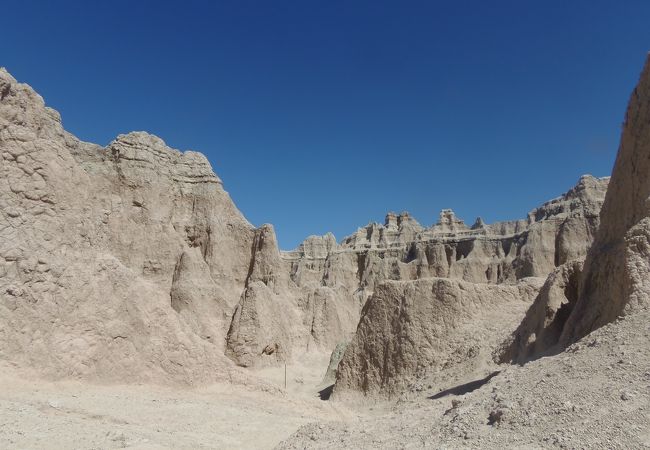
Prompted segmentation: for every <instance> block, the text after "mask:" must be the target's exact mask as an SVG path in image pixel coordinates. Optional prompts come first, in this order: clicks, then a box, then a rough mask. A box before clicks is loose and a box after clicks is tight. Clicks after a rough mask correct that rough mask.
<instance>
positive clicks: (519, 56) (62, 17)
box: [0, 0, 650, 249]
mask: <svg viewBox="0 0 650 450" xmlns="http://www.w3.org/2000/svg"><path fill="white" fill-rule="evenodd" d="M0 14H1V16H2V20H1V21H0V23H1V25H0V37H1V38H2V45H1V46H0V66H5V67H6V68H7V69H8V70H9V72H10V73H11V74H12V75H13V76H14V77H16V78H17V79H18V80H20V81H22V82H26V83H28V84H30V85H31V86H32V87H34V88H35V89H36V90H37V91H38V92H39V93H40V94H41V95H42V96H43V97H44V98H45V100H46V103H47V104H48V105H49V106H52V107H53V108H55V109H57V110H58V111H59V112H60V113H61V115H62V117H63V121H64V126H65V127H66V128H67V129H68V130H69V131H71V132H72V133H74V134H76V135H77V136H78V137H80V138H81V139H83V140H87V141H92V142H96V143H99V144H102V145H105V144H108V143H109V142H110V141H111V140H112V139H113V138H114V137H115V136H116V135H118V134H120V133H125V132H128V131H132V130H146V131H149V132H151V133H154V134H156V135H158V136H160V137H162V138H163V139H164V140H165V141H166V142H167V144H168V145H170V146H172V147H175V148H178V149H181V150H186V149H192V150H198V151H201V152H203V153H205V154H206V155H207V156H208V158H209V159H210V161H211V163H212V165H213V167H214V170H215V171H216V173H217V174H218V175H219V176H220V177H221V178H222V179H223V181H224V185H225V188H226V190H227V191H229V193H230V194H231V196H232V198H233V199H234V201H235V203H236V204H237V206H238V207H239V208H240V209H241V210H242V212H243V213H244V215H245V216H246V217H247V218H248V219H249V220H250V221H251V222H252V223H253V224H255V225H261V224H262V223H265V222H270V223H273V224H274V225H275V229H276V232H277V234H278V238H279V242H280V246H281V247H282V248H285V249H288V248H293V247H294V246H296V245H297V244H298V243H299V242H300V241H301V240H302V239H303V238H305V237H306V236H307V235H310V234H323V233H325V232H327V231H332V232H334V234H335V235H336V236H337V238H339V239H341V238H342V237H343V236H345V235H347V234H350V233H352V232H354V231H355V230H356V228H357V227H358V226H362V225H365V224H366V223H368V222H369V221H379V222H381V221H383V218H384V215H385V213H386V212H387V211H391V210H392V211H396V212H399V211H403V210H407V211H409V212H410V213H411V214H412V215H413V216H415V217H416V218H417V219H418V220H419V221H420V222H421V223H422V224H424V225H430V224H431V223H434V222H435V221H436V220H437V216H438V212H439V210H440V209H441V208H453V209H454V210H455V211H456V213H457V214H458V215H459V216H460V217H461V218H463V219H465V221H466V222H472V221H473V220H474V218H475V217H476V216H479V215H480V216H482V217H483V218H484V219H485V220H486V221H488V222H493V221H496V220H505V219H514V218H520V217H524V216H525V214H526V212H527V211H528V210H530V209H532V208H534V207H536V206H537V205H539V204H540V203H542V202H543V201H546V200H548V199H551V198H553V197H556V196H558V195H560V194H561V193H562V192H565V191H566V190H567V189H568V188H570V187H571V186H573V185H574V184H575V182H576V181H577V180H578V178H579V176H580V175H582V174H584V173H592V174H594V175H597V176H605V175H609V173H610V171H611V166H612V163H613V161H614V157H615V154H616V149H617V146H618V139H619V134H620V129H621V123H622V121H623V118H624V113H625V106H626V103H627V100H628V97H629V95H630V93H631V91H632V89H633V87H634V85H635V83H636V81H637V78H638V74H639V72H640V70H641V67H642V64H643V61H644V58H645V56H646V53H647V51H648V50H650V26H648V19H649V18H650V2H648V1H634V0H626V1H600V0H588V1H584V0H572V1H566V0H563V1H482V0H481V1H456V2H452V1H444V2H443V1H392V2H385V1H377V0H372V1H336V0H327V1H316V0H313V1H310V0H307V1H305V0H303V1H293V2H289V1H280V0H278V1H268V0H264V1H246V0H238V1H234V0H233V1H202V2H199V1H182V2H181V1H176V2H171V1H135V0H131V1H121V0H111V1H102V2H100V1H78V2H72V1H41V2H36V1H30V0H21V1H9V2H3V4H2V8H1V9H0Z"/></svg>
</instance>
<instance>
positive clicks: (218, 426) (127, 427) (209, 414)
mask: <svg viewBox="0 0 650 450" xmlns="http://www.w3.org/2000/svg"><path fill="white" fill-rule="evenodd" d="M327 362H328V361H327V359H326V358H318V357H315V358H312V359H309V360H305V361H301V362H300V363H297V364H294V365H290V366H288V367H287V374H288V381H287V390H286V391H285V390H284V366H282V367H276V368H266V369H263V370H260V371H256V372H257V374H258V375H260V377H261V378H264V379H266V381H267V383H268V384H259V385H256V384H250V385H240V384H230V383H218V384H213V385H209V386H204V387H196V388H178V387H168V386H156V385H145V384H142V385H106V384H103V385H102V384H93V383H87V382H83V383H82V382H76V381H61V382H51V381H42V380H39V379H37V378H34V377H31V376H30V375H29V374H25V373H23V372H19V371H18V370H16V369H14V368H12V367H10V366H8V365H6V364H5V365H3V366H0V448H31V449H34V448H76V449H93V448H102V449H105V448H137V449H166V448H174V449H178V448H183V449H195V448H273V447H274V446H276V445H277V444H278V443H279V442H280V441H282V440H283V439H286V438H287V437H289V436H290V435H291V434H292V433H293V432H295V431H296V430H297V429H298V428H299V427H300V426H302V425H305V424H307V423H310V422H314V421H326V422H329V421H341V420H343V421H345V422H350V421H356V420H357V417H358V413H353V412H352V411H351V410H349V409H348V408H346V407H345V406H344V405H342V404H340V403H333V402H327V401H322V400H321V399H320V397H319V395H318V391H319V390H320V389H322V387H320V386H319V382H320V380H321V378H322V376H323V373H324V371H325V368H326V367H327Z"/></svg>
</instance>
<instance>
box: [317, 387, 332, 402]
mask: <svg viewBox="0 0 650 450" xmlns="http://www.w3.org/2000/svg"><path fill="white" fill-rule="evenodd" d="M333 390H334V385H333V384H330V385H329V386H327V387H326V388H325V389H321V390H320V391H318V397H320V399H321V400H329V399H330V395H332V391H333Z"/></svg>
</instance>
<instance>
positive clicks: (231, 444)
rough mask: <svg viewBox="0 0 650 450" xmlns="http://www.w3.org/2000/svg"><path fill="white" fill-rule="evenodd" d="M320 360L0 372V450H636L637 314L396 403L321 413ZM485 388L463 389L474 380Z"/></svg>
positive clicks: (649, 383)
mask: <svg viewBox="0 0 650 450" xmlns="http://www.w3.org/2000/svg"><path fill="white" fill-rule="evenodd" d="M326 365H327V357H326V356H325V355H318V356H313V355H312V356H310V357H305V358H304V359H302V360H300V361H298V362H297V363H296V364H294V365H291V366H289V367H288V368H287V375H288V376H287V390H286V391H285V390H284V367H278V368H265V369H260V370H257V371H254V372H253V373H254V374H255V375H257V376H258V377H259V378H260V379H263V380H266V381H265V383H262V382H261V383H259V384H251V385H230V384H215V385H211V386H207V387H202V388H184V389H181V388H178V387H176V388H172V387H162V386H151V385H128V386H127V385H110V386H109V385H97V384H90V383H81V382H73V381H66V382H43V381H37V380H35V379H31V378H29V377H26V376H24V375H23V374H20V373H18V372H17V371H16V370H15V369H14V368H12V367H9V366H6V365H0V448H21V449H22V448H30V449H32V448H37V449H38V448H75V449H96V448H101V449H107V448H138V449H160V448H174V449H176V448H181V449H183V448H187V449H189V448H192V449H194V448H273V447H275V446H276V445H278V444H279V446H280V447H281V448H291V449H304V448H368V449H370V448H373V449H374V448H460V447H467V448H625V449H627V448H650V312H646V313H642V314H638V315H636V316H635V317H630V318H627V319H625V320H621V321H618V322H617V323H614V324H611V325H608V326H606V327H604V328H602V329H600V330H597V331H596V332H594V333H593V334H591V335H589V336H587V337H586V338H585V339H583V340H581V341H580V342H579V343H577V344H575V345H573V346H571V347H570V348H569V349H568V351H567V352H564V353H560V354H559V355H556V356H552V357H546V358H541V359H539V360H537V361H534V362H531V363H529V364H526V365H525V366H523V367H519V366H511V365H503V366H499V367H489V368H488V367H465V369H470V370H469V371H467V372H465V373H461V371H458V372H457V373H456V372H454V373H448V374H447V375H448V377H442V378H441V377H440V374H435V375H434V376H431V377H426V378H424V379H422V380H421V382H419V383H417V384H415V385H413V386H412V390H411V391H410V393H406V395H404V396H402V397H401V399H399V401H398V402H397V403H388V404H375V405H374V406H370V405H368V404H366V405H364V406H363V407H361V406H360V405H359V404H351V405H346V404H345V403H343V402H341V401H322V400H320V399H319V396H318V391H319V390H321V389H322V388H323V387H324V386H323V385H322V384H321V383H320V382H321V378H322V376H323V372H324V370H325V367H326ZM495 368H496V369H497V370H499V371H500V372H499V373H498V374H496V375H495V376H494V377H492V378H490V379H488V380H484V382H482V381H479V382H477V383H474V384H471V385H465V386H464V385H463V383H465V381H467V380H470V379H471V380H474V378H476V377H477V376H478V375H477V374H478V373H483V371H481V370H480V369H485V370H487V369H490V370H492V369H495Z"/></svg>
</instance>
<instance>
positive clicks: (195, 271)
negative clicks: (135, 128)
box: [0, 69, 254, 382]
mask: <svg viewBox="0 0 650 450" xmlns="http://www.w3.org/2000/svg"><path fill="white" fill-rule="evenodd" d="M0 92H1V93H2V95H1V96H0V97H1V98H0V153H1V155H2V158H1V159H0V172H1V173H2V176H1V177H0V358H2V359H6V360H11V361H13V362H15V363H18V364H21V365H27V366H30V367H32V368H36V369H37V370H39V371H40V372H41V373H43V374H46V375H49V376H54V377H63V376H75V377H84V378H97V379H113V380H120V381H138V380H165V381H167V380H170V381H182V382H195V381H205V380H210V379H215V378H218V377H220V376H223V375H224V373H225V371H229V370H231V369H230V367H231V366H232V364H231V363H230V362H229V360H228V359H227V358H225V357H224V355H223V336H224V335H225V327H227V321H228V319H229V317H230V315H231V314H232V309H233V308H234V305H235V304H236V302H237V300H238V298H239V296H240V294H241V291H242V290H243V288H244V281H245V279H246V275H247V272H248V268H249V261H250V248H251V243H252V240H253V236H254V230H253V227H252V226H251V225H250V224H249V223H248V222H247V221H246V220H245V219H244V218H243V216H242V215H241V214H240V213H239V211H238V210H237V209H236V208H235V206H234V205H233V203H232V201H231V200H230V198H229V196H228V194H227V193H226V192H225V191H224V190H223V188H222V185H221V181H220V180H219V178H217V177H216V176H215V175H214V173H213V172H212V169H211V168H210V165H209V163H208V161H207V160H206V159H205V157H204V156H202V155H200V154H198V153H194V152H185V153H181V152H179V151H177V150H173V149H171V148H169V147H167V146H166V145H165V144H164V143H163V141H162V140H160V139H159V138H156V137H154V136H151V135H148V134H146V133H131V134H128V135H122V136H119V137H118V138H117V139H116V140H115V141H114V142H112V143H111V144H109V145H108V146H107V147H106V148H102V147H99V146H96V145H93V144H87V143H84V142H81V141H79V140H77V139H76V138H75V137H74V136H72V135H70V134H68V133H67V132H65V131H64V130H63V128H62V126H61V122H60V117H59V115H58V114H57V113H56V112H55V111H54V110H52V109H50V108H47V107H46V106H45V105H44V102H43V100H42V98H41V97H40V96H38V95H37V94H36V93H35V92H34V91H33V90H32V89H31V88H30V87H29V86H27V85H24V84H19V83H17V82H16V80H14V79H13V78H12V77H11V76H10V75H9V74H8V73H7V72H6V71H4V69H2V70H0Z"/></svg>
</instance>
